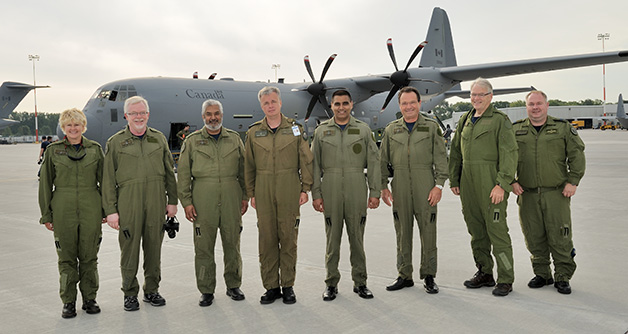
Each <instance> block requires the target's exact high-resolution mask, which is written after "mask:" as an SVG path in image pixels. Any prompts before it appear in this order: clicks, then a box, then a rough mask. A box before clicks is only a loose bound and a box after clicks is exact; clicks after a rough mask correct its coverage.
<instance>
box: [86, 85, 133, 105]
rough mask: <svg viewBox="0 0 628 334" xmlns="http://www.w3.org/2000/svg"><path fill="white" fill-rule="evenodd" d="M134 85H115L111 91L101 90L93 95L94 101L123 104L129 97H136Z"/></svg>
mask: <svg viewBox="0 0 628 334" xmlns="http://www.w3.org/2000/svg"><path fill="white" fill-rule="evenodd" d="M136 95H137V90H135V86H134V85H116V86H114V87H113V89H111V90H109V89H102V90H100V91H96V93H94V97H93V98H94V99H100V100H109V101H118V102H124V100H126V99H128V98H129V97H132V96H136Z"/></svg>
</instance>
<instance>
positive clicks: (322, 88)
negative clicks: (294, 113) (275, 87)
mask: <svg viewBox="0 0 628 334" xmlns="http://www.w3.org/2000/svg"><path fill="white" fill-rule="evenodd" d="M336 56H337V55H336V54H335V53H334V54H332V55H331V56H330V57H329V59H327V63H325V67H323V72H322V73H321V78H320V80H318V82H317V81H316V79H315V78H314V73H313V72H312V65H310V57H309V56H305V57H304V58H303V62H304V63H305V69H306V70H307V73H308V74H309V75H310V78H312V84H310V85H309V86H307V88H305V89H299V90H301V91H307V92H308V93H310V94H311V95H312V99H311V100H310V104H309V105H308V106H307V113H306V114H305V120H306V121H307V120H308V119H309V118H310V115H311V114H312V110H313V109H314V106H315V105H316V102H317V101H318V102H319V103H320V104H321V105H322V106H323V108H325V111H326V112H327V117H330V118H331V117H332V116H333V112H332V111H331V108H330V107H329V102H327V97H326V96H325V94H326V92H327V91H328V90H334V89H344V88H343V87H327V86H326V85H325V83H323V80H324V79H325V75H326V74H327V71H328V70H329V67H330V66H331V63H332V62H333V61H334V59H336Z"/></svg>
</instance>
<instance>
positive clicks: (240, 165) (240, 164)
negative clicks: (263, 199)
mask: <svg viewBox="0 0 628 334" xmlns="http://www.w3.org/2000/svg"><path fill="white" fill-rule="evenodd" d="M235 137H236V139H237V141H238V153H239V155H240V159H239V161H238V182H239V183H240V188H242V200H243V201H247V200H248V199H249V197H248V196H247V195H246V183H245V182H244V153H245V151H244V143H242V139H240V136H239V135H235Z"/></svg>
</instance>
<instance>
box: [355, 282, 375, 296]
mask: <svg viewBox="0 0 628 334" xmlns="http://www.w3.org/2000/svg"><path fill="white" fill-rule="evenodd" d="M353 292H355V293H357V294H358V296H360V297H362V298H364V299H371V298H373V293H372V292H371V290H369V288H367V287H366V285H361V286H354V287H353Z"/></svg>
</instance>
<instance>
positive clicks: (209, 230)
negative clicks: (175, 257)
mask: <svg viewBox="0 0 628 334" xmlns="http://www.w3.org/2000/svg"><path fill="white" fill-rule="evenodd" d="M201 117H202V118H203V122H204V123H205V126H204V127H203V128H201V129H200V130H197V131H195V132H193V133H192V134H190V135H189V136H187V137H186V139H185V141H184V142H183V147H182V148H181V156H180V157H179V167H178V169H177V172H178V174H179V175H178V187H177V188H178V191H179V199H180V200H181V205H182V206H183V208H184V209H185V218H187V219H188V220H189V221H190V222H191V223H192V224H194V253H195V256H194V267H195V270H196V286H197V287H198V289H199V291H200V292H201V298H200V300H199V305H200V306H209V305H211V304H212V301H213V300H214V290H215V288H216V262H215V261H214V246H215V244H216V234H217V231H218V228H220V237H221V240H222V250H223V254H224V263H225V267H224V278H225V285H226V286H227V296H229V297H231V299H233V300H243V299H244V293H242V291H241V290H240V285H241V283H242V257H241V255H240V232H241V231H242V215H243V214H244V213H245V212H246V210H247V209H248V207H249V204H248V202H249V201H248V198H247V197H246V189H245V187H244V144H242V139H240V135H239V134H238V133H237V132H235V131H233V130H230V129H227V128H225V127H223V126H222V117H223V109H222V104H221V103H220V102H219V101H216V100H207V101H205V102H203V106H202V107H201Z"/></svg>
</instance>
